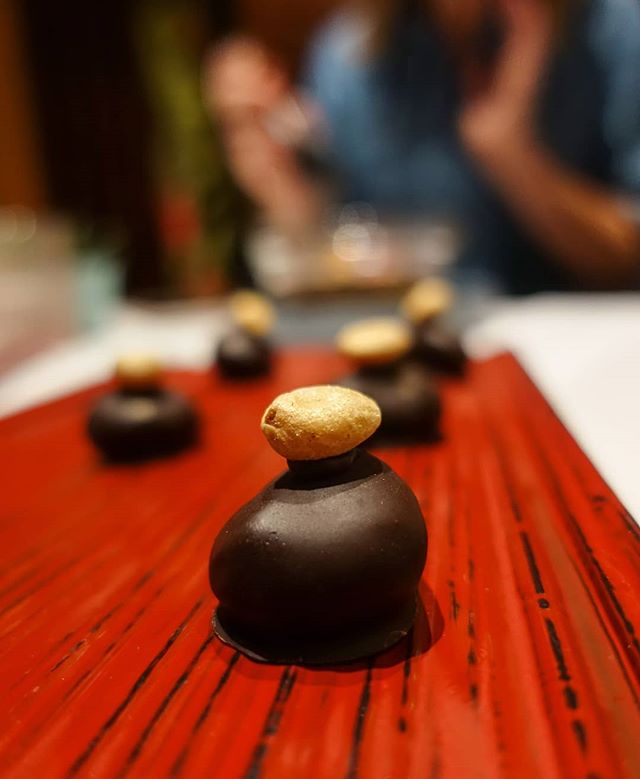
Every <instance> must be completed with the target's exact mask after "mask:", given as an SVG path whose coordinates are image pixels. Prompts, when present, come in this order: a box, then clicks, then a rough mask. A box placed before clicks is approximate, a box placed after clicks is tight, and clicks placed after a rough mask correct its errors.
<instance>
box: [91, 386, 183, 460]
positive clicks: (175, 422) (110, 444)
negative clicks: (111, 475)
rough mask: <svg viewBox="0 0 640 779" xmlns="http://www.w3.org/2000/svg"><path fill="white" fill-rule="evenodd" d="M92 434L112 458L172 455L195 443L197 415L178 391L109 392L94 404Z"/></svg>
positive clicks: (99, 447)
mask: <svg viewBox="0 0 640 779" xmlns="http://www.w3.org/2000/svg"><path fill="white" fill-rule="evenodd" d="M88 433H89V437H90V438H91V440H92V441H93V443H94V444H95V445H96V446H97V447H98V449H100V450H101V451H102V452H103V454H104V455H105V456H106V457H107V458H109V459H111V460H138V459H145V458H150V457H159V456H162V455H167V454H172V453H173V452H177V451H179V450H180V449H183V448H184V447H186V446H189V445H190V444H192V443H193V442H194V440H195V438H196V433H197V418H196V414H195V412H194V410H193V409H192V407H191V406H190V405H189V403H188V402H187V400H186V399H185V398H183V397H182V396H181V395H178V394H177V393H175V392H169V391H167V390H161V389H160V390H155V391H147V392H136V393H133V392H128V391H124V390H121V391H119V392H114V393H113V394H110V395H105V396H104V397H103V398H101V399H100V400H99V401H98V402H97V403H96V404H95V406H94V407H93V409H92V411H91V414H90V416H89V423H88Z"/></svg>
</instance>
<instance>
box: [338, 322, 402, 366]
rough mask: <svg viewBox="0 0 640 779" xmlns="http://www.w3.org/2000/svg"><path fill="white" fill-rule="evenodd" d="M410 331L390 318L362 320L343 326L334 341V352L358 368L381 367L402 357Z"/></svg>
mask: <svg viewBox="0 0 640 779" xmlns="http://www.w3.org/2000/svg"><path fill="white" fill-rule="evenodd" d="M411 343H412V339H411V332H410V330H409V328H408V327H407V325H406V324H405V323H404V322H402V321H400V320H399V319H396V318H394V317H379V318H376V319H363V320H361V321H360V322H354V323H353V324H351V325H347V326H346V327H344V328H343V329H342V330H341V331H340V332H339V333H338V337H337V339H336V346H337V347H338V351H339V352H340V353H341V354H343V355H345V357H348V358H349V359H350V360H353V361H354V362H355V363H357V364H358V365H384V364H386V363H390V362H393V361H394V360H398V359H400V358H401V357H404V355H405V354H407V352H408V351H409V349H410V348H411Z"/></svg>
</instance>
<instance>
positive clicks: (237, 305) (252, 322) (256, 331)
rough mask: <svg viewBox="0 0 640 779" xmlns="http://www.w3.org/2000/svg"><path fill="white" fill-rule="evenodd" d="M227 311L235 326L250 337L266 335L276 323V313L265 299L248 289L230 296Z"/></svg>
mask: <svg viewBox="0 0 640 779" xmlns="http://www.w3.org/2000/svg"><path fill="white" fill-rule="evenodd" d="M229 310H230V312H231V318H232V319H233V321H234V322H235V324H236V325H238V327H240V328H242V329H243V330H246V331H247V332H248V333H251V334H252V335H257V336H265V335H268V334H269V333H270V332H271V330H272V329H273V325H274V323H275V321H276V312H275V310H274V308H273V306H272V305H271V303H270V302H269V301H268V300H267V298H265V297H264V296H263V295H260V294H259V293H258V292H253V291H252V290H249V289H244V290H240V291H239V292H236V293H235V294H234V295H232V296H231V298H230V300H229Z"/></svg>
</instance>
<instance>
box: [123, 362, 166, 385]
mask: <svg viewBox="0 0 640 779" xmlns="http://www.w3.org/2000/svg"><path fill="white" fill-rule="evenodd" d="M161 373H162V368H161V365H160V363H159V362H158V360H156V359H155V357H152V356H150V355H148V354H127V355H123V356H122V357H120V358H119V359H118V361H117V363H116V369H115V378H116V381H117V383H118V384H119V385H120V386H121V387H122V388H123V389H128V390H146V389H153V388H154V387H157V386H158V384H159V383H160V375H161Z"/></svg>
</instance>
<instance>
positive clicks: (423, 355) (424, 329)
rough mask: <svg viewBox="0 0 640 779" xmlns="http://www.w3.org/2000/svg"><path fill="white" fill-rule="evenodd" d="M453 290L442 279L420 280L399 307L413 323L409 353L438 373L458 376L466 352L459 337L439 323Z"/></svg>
mask: <svg viewBox="0 0 640 779" xmlns="http://www.w3.org/2000/svg"><path fill="white" fill-rule="evenodd" d="M453 301H454V292H453V288H452V287H451V285H450V284H448V283H447V282H446V281H444V280H443V279H439V278H435V277H434V278H429V279H423V280H422V281H419V282H418V283H417V284H415V285H414V286H413V287H412V288H411V289H410V290H409V292H408V293H407V294H406V295H405V297H404V298H403V300H402V302H401V304H400V310H401V312H402V314H403V315H404V317H405V318H406V319H407V320H408V321H409V322H411V324H412V325H413V337H414V345H413V356H414V357H415V358H416V359H417V360H419V361H420V362H422V363H424V365H426V366H427V367H429V368H430V369H432V370H434V371H438V372H440V373H447V374H451V375H461V374H462V373H464V369H465V366H466V363H467V355H466V354H465V351H464V349H463V347H462V344H461V342H460V338H459V337H458V336H457V335H456V334H455V333H453V332H451V331H450V330H448V329H447V328H445V327H444V326H443V324H442V318H443V317H444V315H445V314H446V313H447V312H448V311H449V310H450V309H451V307H452V305H453Z"/></svg>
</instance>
